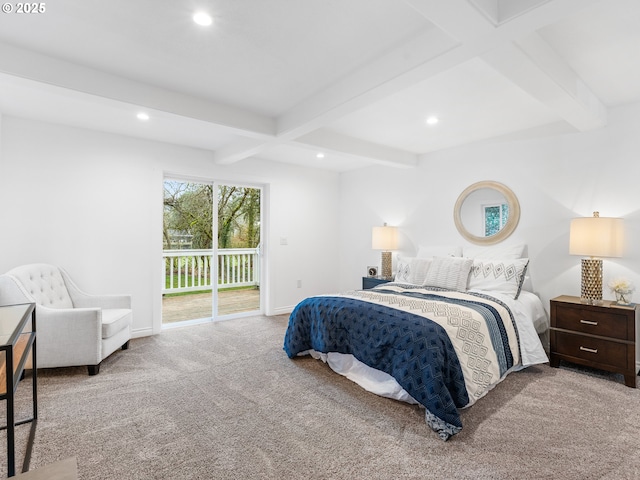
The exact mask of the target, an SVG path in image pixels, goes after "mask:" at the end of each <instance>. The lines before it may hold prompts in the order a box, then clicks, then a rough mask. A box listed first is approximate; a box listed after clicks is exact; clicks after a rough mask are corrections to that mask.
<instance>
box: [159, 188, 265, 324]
mask: <svg viewBox="0 0 640 480" xmlns="http://www.w3.org/2000/svg"><path fill="white" fill-rule="evenodd" d="M214 212H217V214H216V215H214ZM261 218H262V189H261V188H260V187H253V186H246V185H234V184H218V183H217V182H211V183H203V182H193V181H185V180H180V179H169V178H167V179H165V181H164V220H163V265H164V269H163V270H164V271H163V275H164V283H163V285H164V287H163V290H162V324H163V326H171V325H176V324H180V323H182V324H183V323H184V322H190V323H194V322H202V321H209V320H217V319H223V318H231V317H232V316H239V315H245V314H247V313H249V312H252V313H253V312H260V311H261V309H262V308H261V301H260V298H261V296H260V272H261V260H262V259H261V255H260V244H261V240H260V238H261V237H260V235H261V229H260V226H261Z"/></svg>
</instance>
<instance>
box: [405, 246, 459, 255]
mask: <svg viewBox="0 0 640 480" xmlns="http://www.w3.org/2000/svg"><path fill="white" fill-rule="evenodd" d="M416 256H417V257H418V258H431V257H461V256H462V247H460V246H457V247H456V246H451V245H440V246H435V247H434V246H431V245H420V246H419V247H418V255H416Z"/></svg>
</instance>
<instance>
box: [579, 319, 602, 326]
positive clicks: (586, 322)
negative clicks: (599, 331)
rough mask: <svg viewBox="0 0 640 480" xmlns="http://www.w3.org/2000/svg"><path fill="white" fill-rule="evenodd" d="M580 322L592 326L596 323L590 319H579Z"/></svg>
mask: <svg viewBox="0 0 640 480" xmlns="http://www.w3.org/2000/svg"><path fill="white" fill-rule="evenodd" d="M580 323H585V324H587V325H593V326H596V325H598V322H592V321H591V320H580Z"/></svg>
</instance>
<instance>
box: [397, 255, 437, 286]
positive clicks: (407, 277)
mask: <svg viewBox="0 0 640 480" xmlns="http://www.w3.org/2000/svg"><path fill="white" fill-rule="evenodd" d="M429 265H431V259H430V258H415V257H401V256H398V264H397V269H396V278H395V281H396V282H401V283H411V284H413V285H422V283H423V282H424V279H425V277H426V275H427V270H429Z"/></svg>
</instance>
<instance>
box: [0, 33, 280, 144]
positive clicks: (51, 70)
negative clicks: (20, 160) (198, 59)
mask: <svg viewBox="0 0 640 480" xmlns="http://www.w3.org/2000/svg"><path fill="white" fill-rule="evenodd" d="M0 72H3V73H6V74H9V75H13V76H16V77H20V78H26V79H29V80H34V81H37V82H41V83H44V84H48V85H55V86H58V87H62V88H67V89H69V90H73V91H77V92H82V93H87V94H90V95H95V96H98V97H103V98H108V99H111V100H117V101H120V102H125V103H129V104H132V105H137V106H140V107H144V108H149V109H153V110H158V111H164V112H169V113H173V114H176V115H180V116H184V117H189V118H193V119H197V120H202V121H205V122H209V123H212V124H215V125H217V126H219V127H222V128H224V129H226V130H227V131H228V132H229V133H233V134H240V135H244V136H249V137H254V138H263V139H264V138H267V139H269V138H272V137H273V135H274V134H275V121H274V120H273V119H272V118H269V117H265V116H263V115H258V114H255V113H253V112H249V111H246V110H242V109H239V108H235V107H231V106H228V105H223V104H220V103H216V102H212V101H208V100H204V99H202V98H197V97H193V96H190V95H185V94H183V93H178V92H174V91H170V90H166V89H163V88H159V87H155V86H153V85H148V84H145V83H141V82H136V81H133V80H129V79H126V78H124V77H119V76H116V75H111V74H108V73H105V72H102V71H99V70H95V69H92V68H88V67H83V66H80V65H77V64H73V63H70V62H66V61H63V60H58V59H56V58H53V57H49V56H46V55H41V54H39V53H35V52H32V51H29V50H24V49H21V48H17V47H14V46H11V45H7V44H4V43H0Z"/></svg>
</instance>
